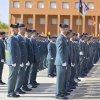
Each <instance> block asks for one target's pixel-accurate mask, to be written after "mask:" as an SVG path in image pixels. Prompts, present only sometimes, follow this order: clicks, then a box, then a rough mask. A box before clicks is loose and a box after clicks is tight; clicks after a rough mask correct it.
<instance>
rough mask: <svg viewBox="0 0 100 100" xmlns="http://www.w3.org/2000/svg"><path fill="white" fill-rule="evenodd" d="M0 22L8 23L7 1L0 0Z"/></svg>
mask: <svg viewBox="0 0 100 100" xmlns="http://www.w3.org/2000/svg"><path fill="white" fill-rule="evenodd" d="M0 21H2V22H5V23H7V24H8V23H9V0H0Z"/></svg>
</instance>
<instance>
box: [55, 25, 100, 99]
mask: <svg viewBox="0 0 100 100" xmlns="http://www.w3.org/2000/svg"><path fill="white" fill-rule="evenodd" d="M59 28H60V35H59V36H58V38H57V40H56V58H55V65H56V75H57V77H56V97H55V98H56V99H66V98H67V96H68V95H70V92H72V91H73V89H75V88H76V86H77V85H78V82H80V81H81V80H80V79H79V78H83V77H85V76H86V75H87V73H88V72H89V71H90V69H91V68H92V67H93V65H94V64H95V63H96V62H97V61H98V60H99V58H100V52H99V50H100V43H99V38H98V37H93V36H90V35H88V34H87V33H83V34H79V33H78V34H77V33H75V32H73V31H72V30H69V29H68V25H66V24H60V25H59Z"/></svg>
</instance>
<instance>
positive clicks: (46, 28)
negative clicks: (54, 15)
mask: <svg viewBox="0 0 100 100" xmlns="http://www.w3.org/2000/svg"><path fill="white" fill-rule="evenodd" d="M47 31H48V15H45V35H47V33H48V32H47Z"/></svg>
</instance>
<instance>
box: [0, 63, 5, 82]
mask: <svg viewBox="0 0 100 100" xmlns="http://www.w3.org/2000/svg"><path fill="white" fill-rule="evenodd" d="M3 66H4V63H2V62H0V81H2V72H3Z"/></svg>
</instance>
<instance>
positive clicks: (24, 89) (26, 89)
mask: <svg viewBox="0 0 100 100" xmlns="http://www.w3.org/2000/svg"><path fill="white" fill-rule="evenodd" d="M22 90H23V91H32V89H30V88H28V87H27V88H23V89H22Z"/></svg>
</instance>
